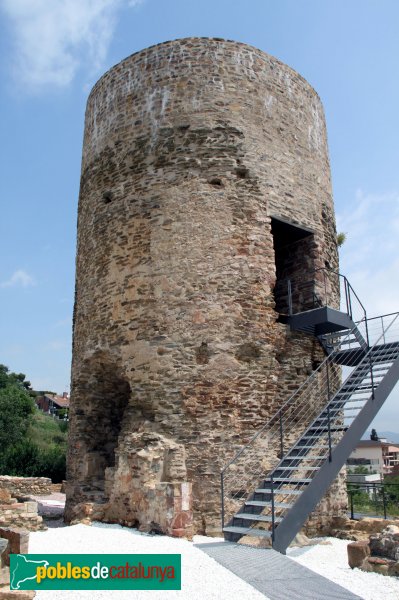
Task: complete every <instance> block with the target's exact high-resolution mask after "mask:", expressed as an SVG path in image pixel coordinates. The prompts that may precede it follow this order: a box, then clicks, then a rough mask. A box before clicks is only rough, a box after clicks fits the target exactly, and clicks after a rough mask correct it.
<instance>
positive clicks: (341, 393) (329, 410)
mask: <svg viewBox="0 0 399 600" xmlns="http://www.w3.org/2000/svg"><path fill="white" fill-rule="evenodd" d="M398 317H399V313H393V314H391V315H385V316H384V317H383V320H382V321H381V318H380V317H379V318H378V319H377V318H375V319H370V322H371V325H372V327H371V329H372V339H373V340H375V341H374V344H373V345H372V346H371V347H370V348H369V349H368V350H367V351H364V355H363V358H362V360H361V362H360V364H359V358H358V356H356V352H355V353H353V359H352V360H349V361H348V362H347V363H346V367H345V369H344V371H343V370H342V369H341V367H340V366H338V365H337V364H336V363H335V362H334V360H335V359H336V358H337V355H338V354H339V353H340V351H341V350H340V347H338V348H337V349H335V350H334V351H333V352H332V353H331V354H330V355H329V356H327V357H326V358H325V360H324V361H323V362H322V363H321V364H320V365H319V367H318V368H317V369H316V370H315V371H314V372H313V373H312V374H311V375H310V377H309V378H308V379H307V380H306V381H305V382H304V383H303V384H302V385H301V386H300V387H299V388H298V390H297V391H296V392H295V393H294V394H293V395H292V396H291V397H290V398H289V399H288V400H287V401H286V402H285V403H284V404H283V405H282V406H281V408H279V409H278V410H277V411H276V413H275V414H274V415H273V416H272V418H271V419H270V420H269V421H268V422H267V423H265V425H264V426H263V427H262V428H260V429H259V431H258V432H257V433H256V434H255V435H254V436H253V437H252V438H251V440H250V441H249V442H248V443H247V444H246V445H245V446H243V447H242V448H241V449H240V450H239V451H238V452H237V453H236V455H235V456H234V457H233V458H232V459H231V460H230V461H229V462H228V464H227V465H226V466H225V467H224V469H223V470H222V471H221V496H222V498H221V500H222V526H223V527H224V526H225V524H226V523H227V522H229V521H230V520H231V519H232V517H233V516H234V514H235V513H236V512H237V510H238V509H239V508H240V507H241V506H242V504H243V501H245V500H246V499H247V498H248V495H249V494H250V493H251V492H253V491H254V490H255V489H256V488H257V487H259V486H261V485H262V481H263V482H264V481H266V480H267V481H269V482H270V488H271V498H272V500H271V502H272V531H273V532H274V526H275V518H276V516H278V517H281V516H284V514H285V512H286V510H288V509H284V507H282V506H281V504H283V503H284V502H288V500H289V499H290V497H291V499H292V489H290V490H287V489H286V484H284V483H282V482H279V481H278V480H277V478H275V477H273V473H275V471H276V470H277V469H278V470H279V471H282V472H283V473H284V471H285V472H287V473H290V472H292V470H291V469H292V468H293V467H295V470H296V471H299V472H300V476H301V477H303V478H304V479H308V478H309V477H311V476H312V473H314V472H315V469H317V468H319V467H320V466H321V465H322V464H323V463H324V462H325V460H328V459H330V460H331V452H332V449H333V448H334V446H335V445H336V444H337V443H338V442H339V440H340V439H341V437H342V435H343V434H344V432H345V430H346V429H347V427H348V426H349V424H350V423H351V422H352V421H353V420H354V419H355V418H356V417H357V415H358V414H359V412H360V411H361V409H362V408H363V406H364V405H365V403H366V402H367V401H368V400H369V398H370V396H372V393H373V391H374V388H375V387H376V386H378V385H379V383H380V382H381V381H382V379H383V377H384V375H385V373H386V372H387V370H388V369H389V366H390V364H392V362H393V360H394V359H395V358H396V356H397V353H398V349H397V344H396V345H395V344H392V348H391V349H390V347H388V348H387V347H386V346H385V345H384V344H388V346H389V342H387V340H391V339H392V340H393V341H395V342H397V340H399V318H398ZM361 326H362V327H364V328H365V329H366V330H368V322H367V321H366V322H364V321H362V322H361ZM355 327H356V326H355ZM378 328H379V332H377V329H378ZM353 336H354V331H353V330H351V331H350V332H349V333H348V335H347V336H346V338H349V337H353ZM343 341H345V338H344V340H343ZM359 347H360V346H359ZM387 365H389V366H387ZM342 381H344V383H342ZM310 428H312V434H311V435H310V434H309V438H312V439H313V440H314V438H315V437H316V438H318V443H317V447H318V449H317V451H316V453H314V449H313V450H312V445H311V443H309V446H308V448H306V447H305V446H297V442H298V440H301V441H303V440H304V439H306V435H308V434H307V432H308V430H309V429H310ZM292 451H295V452H296V454H295V456H294V455H293V454H290V453H292ZM283 461H284V465H283V464H282V463H283ZM287 461H288V466H287ZM291 465H292V466H291ZM287 477H288V475H287ZM293 485H294V487H295V491H296V492H298V493H300V492H301V490H302V489H303V488H304V485H305V484H293ZM275 506H276V507H277V508H275Z"/></svg>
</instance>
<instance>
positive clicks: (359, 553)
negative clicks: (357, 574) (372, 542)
mask: <svg viewBox="0 0 399 600" xmlns="http://www.w3.org/2000/svg"><path fill="white" fill-rule="evenodd" d="M347 552H348V563H349V566H350V568H351V569H355V568H359V567H361V565H362V564H363V562H364V560H365V559H366V558H367V557H368V556H370V547H369V544H368V542H366V541H364V542H352V543H350V544H348V546H347Z"/></svg>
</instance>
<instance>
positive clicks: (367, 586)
mask: <svg viewBox="0 0 399 600" xmlns="http://www.w3.org/2000/svg"><path fill="white" fill-rule="evenodd" d="M323 540H327V541H328V542H330V545H324V544H323V545H320V544H318V545H316V546H307V547H305V548H288V550H287V556H289V557H290V558H292V559H293V560H296V561H297V562H298V563H300V564H301V565H303V566H304V567H307V568H308V569H311V570H312V571H314V572H315V573H319V575H323V577H327V578H328V579H330V580H331V581H334V582H335V583H337V584H338V585H340V586H342V587H344V588H346V589H347V590H350V591H351V592H353V593H354V594H357V595H358V596H360V597H361V598H363V599H364V600H399V579H396V578H394V577H386V576H384V575H378V574H377V573H365V572H364V571H360V569H351V568H350V567H349V566H348V558H347V556H348V555H347V550H346V547H347V545H348V544H349V543H350V542H349V540H338V539H336V538H323Z"/></svg>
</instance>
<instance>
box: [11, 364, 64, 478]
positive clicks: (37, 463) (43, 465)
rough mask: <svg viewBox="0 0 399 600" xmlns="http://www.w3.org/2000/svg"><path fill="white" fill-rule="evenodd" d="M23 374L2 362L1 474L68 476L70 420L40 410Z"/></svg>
mask: <svg viewBox="0 0 399 600" xmlns="http://www.w3.org/2000/svg"><path fill="white" fill-rule="evenodd" d="M30 394H32V390H30V383H29V382H28V381H26V380H25V375H24V374H23V373H19V374H16V373H11V372H9V370H8V368H7V367H5V366H4V365H0V474H1V475H19V476H25V477H50V478H51V479H52V481H53V482H54V483H58V482H60V481H62V480H63V479H65V461H66V444H67V431H66V430H67V423H66V422H65V421H59V420H58V419H53V417H51V416H50V415H45V414H43V413H41V412H40V411H38V409H37V408H36V407H35V404H34V401H33V399H32V397H31V395H30Z"/></svg>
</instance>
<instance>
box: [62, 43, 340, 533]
mask: <svg viewBox="0 0 399 600" xmlns="http://www.w3.org/2000/svg"><path fill="white" fill-rule="evenodd" d="M326 265H327V266H329V267H331V268H336V267H337V246H336V231H335V221H334V210H333V202H332V194H331V183H330V168H329V159H328V150H327V141H326V129H325V122H324V115H323V109H322V105H321V103H320V100H319V98H318V96H317V94H316V92H315V91H314V90H313V88H312V87H311V86H310V85H309V84H308V83H307V82H306V81H305V80H304V79H303V78H302V77H301V76H300V75H298V73H296V72H295V71H293V70H292V69H290V68H289V67H287V66H286V65H284V64H282V63H281V62H280V61H278V60H276V59H275V58H273V57H271V56H269V55H267V54H265V53H264V52H261V51H260V50H257V49H255V48H253V47H250V46H247V45H245V44H241V43H236V42H232V41H224V40H221V39H201V38H190V39H183V40H177V41H173V42H166V43H163V44H159V45H157V46H153V47H151V48H148V49H146V50H143V51H141V52H138V53H136V54H133V55H132V56H130V57H128V58H127V59H125V60H123V61H122V62H121V63H119V64H118V65H116V66H115V67H113V68H112V69H111V70H110V71H108V72H107V73H106V74H105V75H104V76H103V77H102V78H101V79H100V80H99V81H98V83H97V84H96V85H95V86H94V88H93V90H92V92H91V94H90V97H89V100H88V104H87V111H86V120H85V133H84V144H83V160H82V176H81V188H80V202H79V217H78V251H77V265H76V266H77V275H76V301H75V313H74V343H73V367H72V402H71V412H70V445H69V457H68V486H67V511H66V516H67V519H68V520H76V519H82V518H85V517H86V518H97V519H103V520H106V521H110V522H120V523H125V524H129V525H133V524H139V525H140V526H141V527H143V528H147V529H159V530H161V531H165V532H168V533H171V534H173V535H184V534H185V533H188V532H189V531H191V530H194V531H207V532H208V533H209V532H211V531H212V530H217V529H219V530H220V500H219V498H220V489H219V488H220V479H219V473H220V469H221V467H222V466H223V465H224V464H225V463H226V461H227V460H228V459H229V458H230V457H231V456H232V455H233V454H234V453H235V452H236V451H237V449H238V448H240V446H241V445H242V444H243V443H245V442H246V441H247V440H248V439H249V437H250V436H251V435H253V433H254V432H255V431H256V430H257V429H258V428H259V427H260V426H261V425H262V424H263V423H264V422H265V421H266V420H267V419H268V418H269V417H270V416H271V415H272V414H273V413H274V412H275V411H276V409H277V408H278V407H279V405H281V403H282V402H283V401H284V400H286V399H287V398H288V397H289V395H290V394H291V393H292V392H293V391H294V390H295V389H296V388H297V387H298V386H299V385H300V384H301V383H302V382H303V381H304V380H305V379H306V377H307V376H308V375H309V374H310V373H311V372H312V369H314V368H315V364H318V361H320V360H321V358H322V351H321V349H320V346H319V343H318V342H317V341H316V340H314V339H313V338H311V337H309V336H306V335H304V334H301V333H292V332H290V331H289V329H288V327H287V325H286V324H285V323H284V318H282V315H283V314H284V312H286V307H285V300H284V296H283V295H282V294H281V293H280V292H279V289H280V288H279V284H280V283H281V281H282V280H283V279H284V278H285V277H287V276H290V277H294V278H303V279H306V277H309V273H311V272H312V271H313V270H314V269H316V268H319V267H325V266H326ZM338 487H339V486H338ZM328 502H329V509H331V510H333V512H334V511H335V512H337V511H339V509H340V504H342V501H341V500H340V496H339V494H337V493H334V494H333V495H332V496H331V495H330V498H329V500H328ZM192 519H193V522H192ZM192 523H193V524H192Z"/></svg>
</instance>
